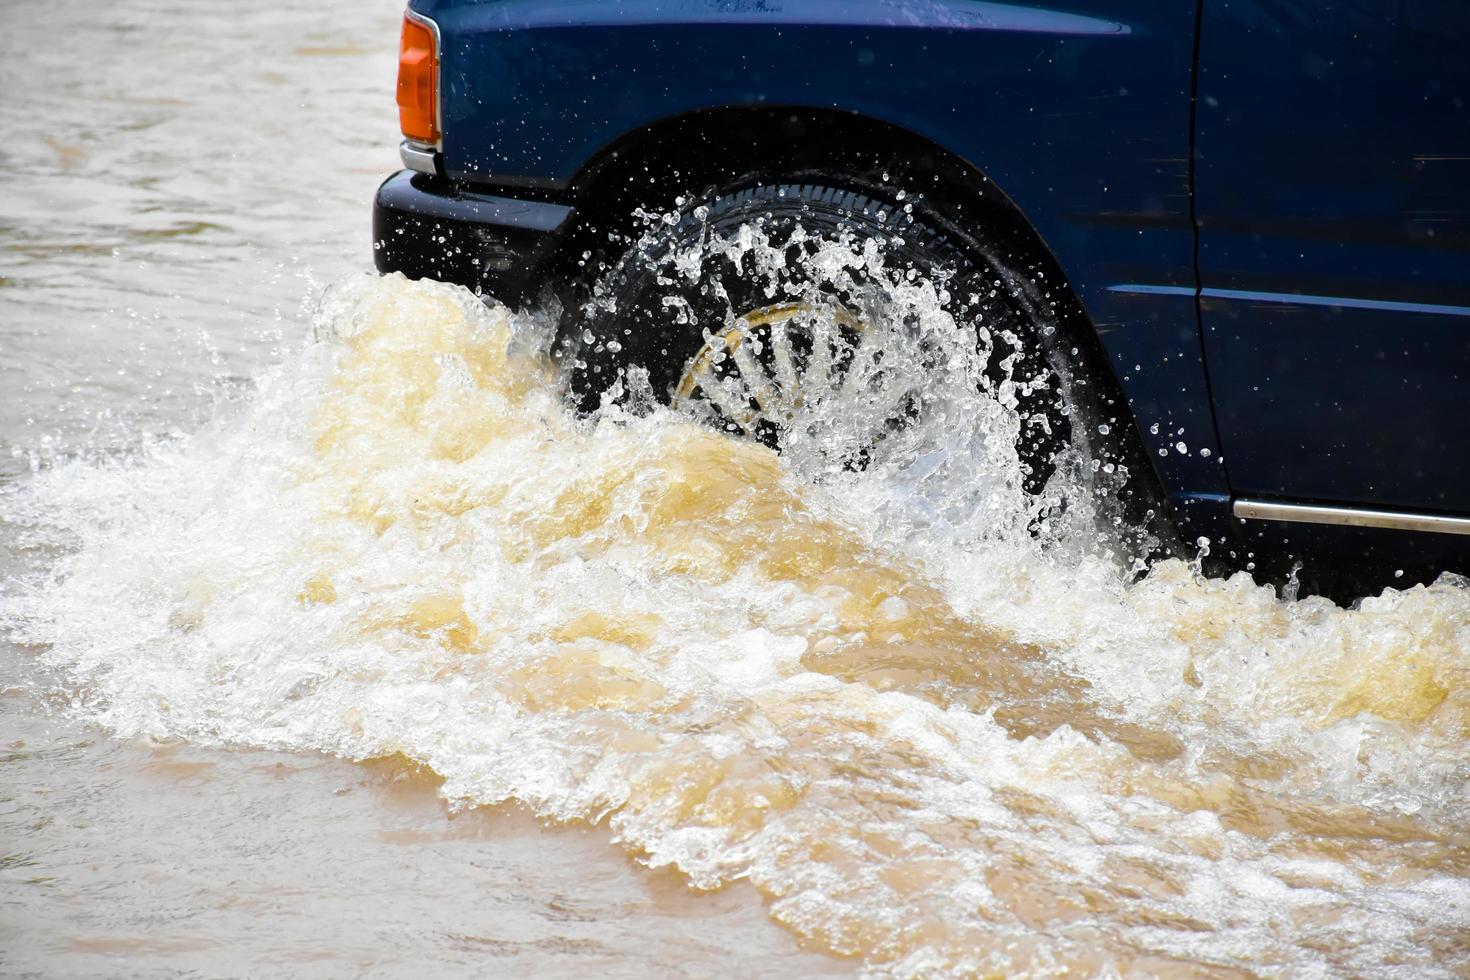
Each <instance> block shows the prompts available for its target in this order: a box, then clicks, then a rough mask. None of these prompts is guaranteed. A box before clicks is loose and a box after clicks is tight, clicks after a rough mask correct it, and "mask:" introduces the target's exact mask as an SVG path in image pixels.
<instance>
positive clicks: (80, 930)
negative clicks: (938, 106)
mask: <svg viewBox="0 0 1470 980" xmlns="http://www.w3.org/2000/svg"><path fill="white" fill-rule="evenodd" d="M335 6H336V7H337V8H338V9H333V5H321V4H318V5H313V6H312V7H311V9H309V10H305V11H296V10H292V11H284V10H279V11H278V10H255V9H246V8H243V7H240V6H238V5H226V4H220V5H218V6H217V7H215V8H213V9H211V8H210V7H209V6H208V5H204V4H190V5H188V6H184V5H179V6H177V7H170V6H168V5H165V4H143V3H136V4H129V5H119V6H116V7H114V8H111V9H109V10H107V11H106V12H100V13H99V12H98V11H96V10H94V9H92V7H91V5H83V4H80V3H72V4H68V3H57V4H50V5H46V6H45V7H44V8H42V9H36V10H30V11H28V12H27V13H26V16H25V17H20V16H19V15H18V12H17V11H16V10H15V9H14V8H6V9H5V11H4V12H3V13H0V18H3V20H4V27H5V28H6V30H5V31H4V32H3V38H0V45H3V46H4V47H3V49H0V74H3V78H0V81H3V83H4V84H5V87H6V92H7V98H6V100H5V101H3V102H0V118H3V119H4V121H5V123H6V129H7V132H8V134H9V136H10V138H9V139H8V140H7V142H6V145H5V147H4V151H3V152H4V154H5V155H4V156H3V158H0V181H3V185H4V186H3V193H0V222H3V239H0V277H3V278H0V314H3V315H0V344H3V348H0V351H3V361H0V371H3V378H0V381H3V386H4V390H5V391H6V393H7V394H6V398H5V400H4V402H3V405H0V438H3V440H4V447H3V448H4V455H3V456H0V479H3V484H0V548H3V552H0V560H3V562H4V566H3V574H4V576H5V579H4V592H3V596H0V625H3V627H4V629H5V630H6V633H7V635H8V636H9V645H8V646H6V647H4V648H3V651H0V652H3V657H0V752H3V754H0V765H3V766H4V779H3V784H0V877H3V881H4V883H5V887H4V888H3V889H0V971H3V972H5V973H7V974H27V973H30V974H35V975H57V974H64V975H97V976H117V975H148V976H158V975H165V976H167V975H178V974H185V973H195V972H202V973H206V974H209V975H274V974H290V975H344V974H351V973H355V972H359V971H364V970H371V971H375V972H376V973H377V974H381V975H394V976H396V975H405V976H406V975H423V974H425V973H428V974H431V975H435V974H444V973H458V972H469V971H475V972H482V973H488V974H492V975H500V974H507V975H520V974H528V975H529V974H534V975H544V976H562V975H565V976H573V975H575V976H584V975H594V974H595V975H627V976H634V975H639V976H644V975H688V976H726V975H730V974H733V973H737V972H739V973H747V974H753V975H762V976H764V975H803V976H804V975H814V974H820V973H852V972H857V971H868V972H871V973H876V974H880V975H888V974H892V975H906V976H949V975H957V976H968V975H1038V974H1051V973H1055V972H1064V971H1071V972H1072V973H1073V974H1076V975H1095V974H1104V975H1106V974H1110V973H1132V974H1137V975H1206V976H1228V975H1249V974H1264V975H1279V976H1296V975H1323V976H1332V975H1343V976H1350V975H1399V976H1405V977H1408V976H1415V977H1417V976H1426V975H1462V974H1464V973H1465V972H1466V971H1467V970H1470V941H1467V936H1470V830H1467V827H1470V823H1467V818H1470V797H1467V788H1470V762H1467V758H1470V755H1467V748H1470V589H1467V587H1466V583H1465V581H1464V580H1463V579H1459V578H1456V577H1453V576H1447V577H1445V578H1444V579H1442V580H1441V581H1440V582H1439V583H1437V584H1435V585H1433V586H1430V587H1428V588H1415V589H1412V590H1407V591H1404V592H1392V591H1391V592H1388V593H1385V594H1384V595H1383V596H1381V597H1377V598H1373V599H1370V600H1367V601H1365V602H1364V603H1363V604H1362V606H1361V608H1358V609H1355V610H1351V611H1349V610H1343V609H1340V608H1338V607H1335V606H1333V605H1331V604H1329V603H1326V602H1325V601H1322V600H1304V601H1301V602H1283V601H1280V600H1278V599H1277V598H1276V597H1275V596H1274V594H1273V593H1272V592H1270V591H1269V590H1266V589H1261V588H1257V587H1256V586H1254V585H1252V584H1251V583H1249V582H1248V581H1246V580H1245V579H1243V578H1238V579H1235V580H1231V581H1228V582H1224V581H1209V580H1204V579H1201V578H1200V577H1199V576H1198V575H1197V574H1196V572H1195V571H1194V569H1192V568H1191V567H1189V566H1187V565H1185V564H1183V563H1179V562H1169V563H1165V564H1162V565H1160V566H1158V567H1156V568H1155V569H1154V570H1153V571H1152V572H1151V573H1150V574H1149V575H1148V576H1146V577H1145V578H1143V579H1142V580H1140V581H1137V582H1132V581H1130V580H1129V578H1128V577H1126V576H1125V575H1124V574H1122V573H1121V572H1120V571H1119V570H1118V568H1117V563H1116V562H1115V561H1114V560H1112V559H1111V558H1109V557H1108V556H1107V554H1106V549H1105V548H1104V547H1102V546H1099V545H1098V544H1097V543H1096V540H1097V539H1096V536H1095V535H1094V534H1093V533H1092V532H1091V531H1090V530H1088V525H1087V522H1086V521H1085V520H1083V519H1082V518H1084V517H1086V516H1087V515H1086V512H1085V508H1082V507H1078V506H1072V507H1070V508H1068V510H1067V513H1069V514H1071V515H1074V516H1073V518H1072V519H1070V520H1067V521H1054V522H1053V526H1051V527H1049V528H1048V529H1047V530H1046V532H1045V533H1043V534H1041V535H1040V536H1039V537H1038V536H1036V535H1034V534H1031V533H1028V532H1027V530H1026V527H1027V525H1028V523H1033V522H1032V517H1033V516H1034V515H1032V514H1031V513H1029V512H1028V510H1027V507H1028V501H1027V500H1025V499H1024V498H1022V497H1021V496H1020V495H1019V494H1018V493H1017V492H1016V486H1017V483H1018V479H1017V473H1016V471H1015V468H1014V467H1015V463H1014V460H1013V459H1007V457H1006V453H1005V452H1004V451H1002V450H1003V449H1004V448H1005V447H1006V446H1007V445H1008V444H1009V443H1008V441H1007V440H1006V439H1004V438H997V435H996V434H997V433H1000V434H1001V435H1004V433H1006V432H1007V431H1011V430H1008V429H1007V425H1008V424H1014V423H1013V420H1011V421H1010V422H1008V421H1007V416H1006V413H1005V412H1004V411H1003V410H1001V409H1000V408H999V407H998V406H997V405H995V404H994V403H992V402H990V401H988V400H986V399H979V400H977V401H975V402H974V403H971V402H970V401H968V400H967V399H970V398H974V397H976V396H974V394H973V390H972V388H967V387H966V386H964V385H960V386H957V387H956V388H955V392H954V393H953V401H952V403H951V404H949V405H948V410H949V411H950V412H951V415H950V417H949V420H948V421H949V422H950V423H951V424H947V425H943V426H934V427H932V428H931V429H929V430H924V429H922V428H921V429H918V430H915V431H914V432H912V433H907V434H905V437H904V438H905V440H907V441H906V442H904V446H906V447H907V450H908V451H907V453H906V454H899V455H897V456H895V457H894V458H893V459H888V460H885V459H877V460H876V461H875V463H874V465H872V466H870V467H868V468H867V469H866V470H864V471H861V472H853V471H849V470H845V469H842V468H840V467H837V468H835V469H834V468H832V467H824V466H823V465H820V462H821V461H820V460H818V459H816V457H812V456H803V455H802V453H801V452H800V450H799V448H793V449H792V452H791V453H790V454H788V456H786V457H778V456H776V455H774V454H773V453H771V452H770V451H769V450H767V449H765V448H763V447H760V446H757V445H754V444H751V443H747V442H740V441H736V440H733V439H730V438H727V437H725V436H722V435H718V434H716V433H714V432H712V431H710V430H708V429H706V428H702V427H700V426H698V425H695V424H692V423H691V422H690V421H688V420H687V419H686V418H684V417H682V416H679V415H677V414H674V413H671V412H667V411H655V412H652V413H649V414H642V415H637V416H635V415H631V414H624V413H622V412H620V411H617V410H608V411H606V412H604V413H602V414H601V415H600V416H598V417H596V418H592V419H585V418H578V417H577V416H575V415H574V414H573V413H571V412H570V411H569V410H568V409H567V407H566V400H565V398H564V397H563V394H562V391H561V388H560V381H559V376H558V374H557V372H556V370H555V367H554V365H553V364H552V363H551V361H550V359H549V358H548V357H547V355H546V350H547V347H548V341H549V338H547V337H546V336H545V327H544V324H543V323H541V321H540V320H539V319H538V318H537V317H535V316H521V315H513V314H510V313H508V312H507V311H506V310H504V309H503V308H501V307H498V306H496V305H494V304H493V303H492V304H488V305H487V304H482V303H480V302H479V301H477V300H476V299H474V298H473V297H471V296H469V295H468V294H467V293H465V292H463V291H462V290H458V289H455V288H452V287H447V286H441V285H437V284H432V283H418V284H416V283H409V282H407V281H405V280H403V279H401V278H398V277H388V278H384V279H378V278H375V277H373V276H371V275H368V274H367V273H366V272H365V271H364V270H365V269H366V268H367V266H368V264H369V263H368V250H367V247H366V240H367V210H366V202H367V201H368V199H369V197H370V195H371V192H372V188H373V186H374V184H375V182H376V180H377V179H378V178H379V177H380V176H381V175H382V174H383V173H385V172H386V171H388V170H390V169H391V168H392V167H393V165H394V161H393V151H392V147H393V137H394V134H393V128H394V127H393V123H394V120H393V118H392V114H391V112H390V111H388V110H387V106H388V105H389V104H390V97H391V92H390V84H391V77H392V71H393V51H392V48H391V45H392V44H393V43H394V40H395V31H394V28H395V23H396V17H397V14H398V11H397V9H396V5H387V4H383V5H369V4H361V3H354V4H350V5H349V4H339V5H335ZM57 38H65V39H66V42H67V43H66V44H64V45H62V44H57V43H55V41H56V39H57ZM921 287H922V284H921ZM925 295H930V296H931V297H932V293H931V294H924V293H923V292H922V288H921V289H920V291H919V292H918V293H916V294H915V297H916V298H915V302H920V301H922V300H923V299H924V296H925ZM929 315H932V316H933V317H935V319H934V320H933V324H934V325H936V326H935V329H936V330H939V329H941V328H943V329H953V328H955V327H956V325H954V324H952V323H947V321H945V320H944V319H943V317H942V315H941V313H940V312H939V311H937V310H936V309H935V308H933V307H930V308H929ZM956 420H964V421H963V424H958V423H957V421H956ZM814 460H815V461H814ZM1056 492H1057V493H1058V494H1061V495H1062V496H1066V495H1067V493H1068V492H1069V491H1068V488H1067V487H1065V486H1062V487H1060V488H1059V489H1057V491H1056ZM1074 499H1075V498H1074ZM538 818H539V819H538ZM773 922H774V923H776V924H773ZM777 924H779V926H780V927H784V928H780V927H778V925H777Z"/></svg>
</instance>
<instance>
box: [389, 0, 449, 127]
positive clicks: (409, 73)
mask: <svg viewBox="0 0 1470 980" xmlns="http://www.w3.org/2000/svg"><path fill="white" fill-rule="evenodd" d="M398 126H399V128H400V129H402V130H403V135H404V136H407V137H408V138H409V139H411V140H413V141H414V142H416V143H438V142H439V50H438V45H437V44H436V43H435V39H434V31H433V29H432V28H430V27H429V26H428V25H427V24H425V23H424V22H423V21H420V20H415V19H414V18H413V16H412V15H410V14H404V15H403V35H402V38H401V40H400V41H399V44H398Z"/></svg>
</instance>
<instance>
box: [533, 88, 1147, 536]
mask: <svg viewBox="0 0 1470 980" xmlns="http://www.w3.org/2000/svg"><path fill="white" fill-rule="evenodd" d="M803 177H811V178H813V179H814V180H817V179H820V181H821V182H824V183H832V182H834V181H835V182H839V183H842V184H844V185H849V186H851V187H853V188H854V189H860V190H865V191H869V192H877V194H878V195H879V196H883V197H888V198H892V197H893V196H894V195H895V194H896V193H897V192H898V191H900V190H902V191H903V192H904V193H905V196H906V198H907V199H910V200H915V199H917V200H922V201H924V202H927V204H928V205H929V210H930V211H931V212H932V213H933V214H935V215H938V216H940V217H941V218H942V219H943V221H944V223H945V224H946V225H947V227H948V229H949V230H950V231H951V232H952V233H954V234H955V236H956V237H957V238H958V239H959V240H960V242H961V244H962V245H964V246H965V247H968V248H971V249H974V250H976V251H977V252H979V253H983V254H986V255H987V256H988V257H990V258H991V259H993V260H999V261H1000V262H1001V263H1002V264H1003V266H1004V267H1007V268H1010V269H1011V270H1013V271H1015V272H1016V273H1018V274H1019V275H1018V282H1017V285H1018V286H1019V287H1020V291H1019V292H1020V296H1021V299H1022V301H1023V302H1025V303H1027V304H1028V305H1029V306H1030V308H1031V312H1032V314H1033V315H1034V316H1036V317H1038V318H1040V319H1041V322H1049V323H1052V324H1054V325H1055V326H1056V328H1057V330H1058V331H1059V332H1060V337H1061V338H1062V339H1063V342H1065V343H1067V344H1068V345H1069V346H1070V347H1071V348H1072V349H1073V351H1074V352H1075V353H1074V355H1073V356H1072V357H1071V358H1070V359H1071V360H1072V361H1073V363H1076V364H1077V365H1078V370H1077V375H1078V376H1077V377H1074V378H1072V379H1069V380H1070V383H1071V385H1072V387H1073V395H1074V397H1075V398H1077V399H1078V401H1080V403H1081V406H1082V408H1083V409H1084V411H1085V412H1087V414H1088V415H1089V416H1090V417H1093V418H1098V419H1101V420H1105V421H1110V422H1112V432H1113V433H1114V434H1115V435H1114V437H1113V439H1111V440H1109V441H1112V442H1114V445H1113V446H1112V447H1111V448H1112V451H1113V453H1115V454H1117V455H1118V456H1119V457H1120V458H1121V459H1122V460H1124V461H1125V462H1126V463H1127V465H1128V466H1129V467H1130V469H1132V470H1133V471H1134V472H1141V473H1143V474H1145V479H1146V480H1148V481H1149V482H1150V483H1151V484H1152V487H1151V492H1149V493H1147V494H1146V495H1145V496H1147V497H1149V498H1151V499H1150V500H1149V501H1147V503H1146V505H1145V506H1146V507H1148V508H1153V509H1155V510H1158V511H1159V512H1160V513H1162V507H1163V494H1162V492H1161V489H1160V484H1159V481H1158V475H1157V472H1156V471H1155V469H1154V467H1153V465H1152V461H1151V460H1150V459H1149V458H1148V455H1147V453H1146V452H1145V450H1144V446H1143V440H1142V438H1141V435H1140V434H1139V433H1138V431H1137V428H1136V426H1137V422H1136V419H1135V418H1134V415H1133V412H1132V410H1131V409H1130V408H1129V405H1128V401H1127V399H1126V398H1125V397H1124V395H1123V391H1122V386H1121V385H1120V384H1119V382H1118V379H1117V376H1116V374H1115V373H1114V371H1113V367H1112V364H1111V362H1110V360H1109V359H1108V357H1107V355H1106V352H1105V351H1104V350H1103V347H1102V344H1101V342H1100V341H1099V339H1098V336H1097V332H1096V330H1095V329H1094V328H1093V325H1092V322H1091V320H1090V318H1089V317H1088V316H1087V314H1086V312H1085V311H1084V310H1083V307H1082V304H1081V302H1080V301H1079V300H1078V299H1077V296H1076V294H1075V292H1074V291H1073V290H1072V288H1071V286H1070V285H1069V284H1068V282H1067V279H1066V276H1065V274H1064V273H1063V271H1062V269H1061V267H1060V266H1059V265H1058V263H1057V261H1056V259H1055V257H1054V256H1053V255H1052V253H1051V251H1050V249H1048V248H1047V246H1046V244H1045V242H1044V241H1043V240H1042V238H1041V236H1040V234H1039V233H1038V232H1037V231H1036V230H1035V228H1034V227H1032V225H1031V223H1030V222H1029V221H1027V219H1026V217H1025V216H1024V215H1023V214H1022V213H1021V211H1020V209H1019V208H1018V207H1016V205H1015V204H1014V202H1012V201H1011V200H1010V198H1009V197H1007V196H1006V195H1005V194H1004V192H1003V191H1002V190H1001V189H1000V188H998V187H997V186H996V185H995V184H994V183H992V182H991V181H990V180H989V179H988V178H987V177H986V176H985V174H984V173H983V172H982V171H981V170H980V169H979V168H978V167H976V166H974V165H973V164H971V163H970V162H968V161H966V160H964V159H962V158H960V157H959V156H957V155H955V154H953V153H951V152H949V151H948V150H946V149H944V148H943V147H941V146H939V145H938V144H936V143H934V142H932V141H931V140H928V139H926V138H925V137H922V136H920V135H918V134H916V133H913V132H911V131H909V130H905V129H903V128H901V127H898V126H894V125H892V124H889V123H885V122H882V121H880V120H876V119H872V118H870V117H866V116H862V115H858V114H856V113H850V112H839V111H835V110H824V109H810V108H793V107H781V106H763V107H746V108H722V109H709V110H703V111H698V112H694V113H690V114H688V115H682V116H676V117H673V118H669V119H665V120H662V121H659V122H657V123H654V124H651V125H649V126H647V127H644V128H642V129H640V130H637V131H635V132H633V133H630V134H628V135H626V136H624V137H622V138H621V139H619V140H617V141H615V142H614V143H612V144H611V145H609V146H607V147H605V148H604V149H603V150H602V151H600V152H599V153H598V154H597V155H596V156H595V157H594V158H593V159H592V160H591V161H589V162H588V163H587V164H586V165H585V166H584V167H583V168H582V169H581V170H580V171H579V172H578V173H577V174H576V176H575V177H574V178H573V179H572V181H571V183H570V186H569V196H570V197H571V199H572V203H574V204H575V205H576V208H577V213H576V218H575V224H574V226H573V227H572V228H571V229H570V230H569V231H568V233H567V235H566V237H565V238H564V239H563V241H562V244H561V247H560V249H559V250H558V253H557V255H556V256H555V257H554V258H553V259H552V260H551V264H550V267H549V268H548V269H547V272H548V275H547V276H546V278H547V280H548V281H552V282H559V283H569V284H581V285H583V286H585V285H588V284H590V281H591V280H592V279H594V278H595V277H596V276H597V275H598V274H599V272H600V271H601V270H602V269H603V268H606V267H607V266H608V264H609V263H610V262H612V261H616V258H617V257H618V256H619V255H621V253H622V252H623V251H624V250H625V249H626V248H627V246H628V244H630V237H636V233H637V231H638V230H639V227H640V226H639V224H638V221H637V219H636V218H635V217H634V212H635V211H636V210H638V209H643V210H645V211H652V212H660V211H668V210H673V209H675V208H676V207H677V206H678V201H679V199H680V197H681V196H682V195H691V196H700V195H702V194H703V193H704V192H706V191H709V190H712V189H717V188H718V189H725V188H729V187H732V186H734V185H737V184H740V183H748V182H754V181H762V180H785V181H791V180H799V179H801V178H803ZM979 229H983V230H984V233H983V238H982V237H980V236H979V235H977V234H976V233H975V232H976V231H977V230H979ZM564 298H565V299H566V300H567V301H569V302H576V301H577V300H578V299H579V298H580V296H578V295H575V294H574V295H571V296H566V297H564ZM1096 438H1097V436H1096V435H1095V434H1092V439H1093V440H1094V441H1095V440H1096ZM1130 509H1133V508H1130ZM1135 516H1138V517H1141V516H1142V513H1141V511H1140V513H1139V514H1138V515H1135Z"/></svg>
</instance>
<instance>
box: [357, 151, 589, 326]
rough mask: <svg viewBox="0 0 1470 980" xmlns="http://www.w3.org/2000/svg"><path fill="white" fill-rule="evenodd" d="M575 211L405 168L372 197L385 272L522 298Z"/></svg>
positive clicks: (376, 247)
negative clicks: (467, 186) (486, 191)
mask: <svg viewBox="0 0 1470 980" xmlns="http://www.w3.org/2000/svg"><path fill="white" fill-rule="evenodd" d="M571 216H572V209H571V208H570V207H568V206H566V205H562V204H553V203H551V202H548V201H522V200H517V199H515V198H509V197H496V196H494V195H491V194H481V193H477V192H474V191H470V190H466V189H464V188H463V187H457V186H455V185H454V184H452V183H450V182H449V181H448V180H445V179H444V178H442V177H435V176H432V175H429V174H423V173H416V172H414V171H412V170H401V171H399V172H398V173H396V174H394V175H393V176H392V177H389V178H388V179H387V180H385V181H384V182H383V184H382V186H381V187H379V188H378V193H377V196H376V198H375V199H374V201H373V253H374V256H373V257H374V261H375V263H376V265H377V267H378V271H379V272H401V273H403V274H404V275H406V276H408V277H409V278H410V279H438V280H441V281H443V282H453V283H458V284H460V285H462V286H467V287H469V288H470V289H473V290H475V291H477V292H481V293H486V294H488V295H490V296H493V297H494V298H495V299H498V300H500V301H501V302H503V303H508V304H511V305H520V304H522V303H524V302H526V301H527V300H528V299H531V298H533V297H532V294H533V293H534V291H535V290H536V288H537V286H538V279H537V273H538V272H539V270H540V269H541V268H542V267H543V266H544V264H545V262H546V260H547V259H548V258H549V257H550V256H551V254H552V252H553V251H554V250H555V248H556V244H557V241H558V239H559V237H560V235H561V232H562V230H563V229H564V228H566V227H567V225H568V222H569V219H570V218H571Z"/></svg>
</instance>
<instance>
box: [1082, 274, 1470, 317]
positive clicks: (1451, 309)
mask: <svg viewBox="0 0 1470 980" xmlns="http://www.w3.org/2000/svg"><path fill="white" fill-rule="evenodd" d="M1108 292H1110V293H1131V294H1135V295H1141V296H1196V295H1198V296H1201V297H1206V298H1209V299H1233V300H1243V301H1245V302H1250V303H1280V304H1281V305H1283V306H1336V307H1340V308H1342V309H1345V310H1386V311H1388V312H1390V313H1434V314H1438V315H1439V316H1470V306H1448V305H1445V304H1442V303H1403V302H1399V301H1398V300H1388V299H1356V298H1354V297H1351V296H1313V295H1310V294H1308V293H1259V292H1255V291H1253V290H1249V289H1215V288H1213V287H1206V288H1205V289H1201V290H1196V289H1195V288H1194V287H1193V286H1152V285H1148V284H1145V283H1133V282H1130V283H1121V284H1119V285H1116V286H1109V287H1108Z"/></svg>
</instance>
